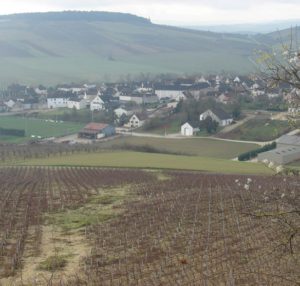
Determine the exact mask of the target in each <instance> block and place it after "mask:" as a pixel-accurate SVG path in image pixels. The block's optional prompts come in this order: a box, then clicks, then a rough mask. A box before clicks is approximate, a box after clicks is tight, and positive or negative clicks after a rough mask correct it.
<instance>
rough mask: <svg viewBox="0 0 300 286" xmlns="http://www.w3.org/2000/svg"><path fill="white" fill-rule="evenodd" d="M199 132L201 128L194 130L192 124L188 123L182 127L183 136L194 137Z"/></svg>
mask: <svg viewBox="0 0 300 286" xmlns="http://www.w3.org/2000/svg"><path fill="white" fill-rule="evenodd" d="M197 131H199V128H194V127H193V126H192V125H191V124H190V123H188V122H186V123H184V124H183V125H182V126H181V135H182V136H193V135H194V133H195V132H197Z"/></svg>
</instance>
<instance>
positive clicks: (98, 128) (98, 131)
mask: <svg viewBox="0 0 300 286" xmlns="http://www.w3.org/2000/svg"><path fill="white" fill-rule="evenodd" d="M115 133H116V130H115V127H113V126H111V125H109V124H103V123H95V122H91V123H89V124H88V125H86V126H85V127H84V128H83V129H82V130H81V131H80V132H79V133H78V137H79V138H85V139H100V138H104V137H109V136H113V135H115Z"/></svg>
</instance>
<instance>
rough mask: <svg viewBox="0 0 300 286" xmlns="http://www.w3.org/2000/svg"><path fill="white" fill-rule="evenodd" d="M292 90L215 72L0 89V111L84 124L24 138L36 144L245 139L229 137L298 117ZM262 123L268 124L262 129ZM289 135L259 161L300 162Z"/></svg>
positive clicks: (298, 148) (297, 147)
mask: <svg viewBox="0 0 300 286" xmlns="http://www.w3.org/2000/svg"><path fill="white" fill-rule="evenodd" d="M297 92H298V91H297V90H296V89H294V90H290V89H289V88H288V87H286V86H281V87H279V88H277V89H273V90H271V92H270V89H268V88H267V87H266V84H265V83H264V82H263V81H262V80H260V79H259V78H257V77H255V76H220V75H216V76H215V75H214V76H206V77H205V76H198V77H196V76H194V77H181V78H174V79H159V80H152V81H150V80H148V81H146V80H144V81H139V82H122V83H105V84H102V85H96V84H82V85H78V84H69V85H58V86H56V87H50V88H46V87H44V86H42V85H40V86H38V87H27V86H22V85H17V84H14V85H11V86H9V87H8V88H7V89H4V90H2V91H1V98H2V99H1V102H0V110H1V113H0V114H2V115H13V116H20V115H24V114H25V115H26V116H27V117H34V116H36V114H43V118H46V119H44V120H45V121H50V122H53V123H58V124H59V123H60V122H64V121H76V122H80V123H82V124H83V123H84V127H83V128H81V129H80V130H79V131H78V132H77V133H75V134H73V133H72V134H71V132H70V134H69V133H68V134H63V135H61V136H55V138H53V136H40V135H30V136H31V138H32V139H34V140H48V141H49V140H52V141H54V142H57V143H62V142H63V143H69V144H76V143H89V144H90V143H93V142H96V141H99V140H109V138H114V137H115V136H117V135H136V136H143V134H144V136H149V137H153V136H154V137H155V136H156V137H157V136H161V137H165V138H174V139H178V138H184V137H188V138H192V137H197V136H198V137H199V136H200V137H201V136H213V137H218V138H219V139H220V140H230V139H232V140H234V139H235V140H236V139H241V140H245V139H243V138H234V137H233V138H231V137H230V136H229V135H230V134H231V133H232V134H234V131H235V130H237V129H238V128H239V127H240V126H243V125H245V124H247V122H251V120H254V119H256V118H261V119H262V122H264V121H263V120H267V119H268V120H274V122H284V123H285V124H288V122H289V120H290V119H291V118H295V120H297V118H298V117H299V114H300V110H299V108H298V109H297V108H294V107H293V106H292V104H291V102H292V98H293V94H294V93H297ZM68 110H70V111H69V112H68ZM57 111H59V112H57ZM83 114H84V116H83ZM183 114H184V115H183ZM47 115H49V118H48V119H47ZM63 115H65V117H64V116H63ZM66 115H68V116H66ZM81 115H82V116H81ZM296 122H298V121H296ZM268 124H270V121H268V122H267V123H265V126H268ZM297 124H298V123H297ZM253 128H254V129H255V128H257V127H253ZM253 128H252V129H253ZM296 130H297V128H296ZM288 131H289V132H290V131H292V132H293V133H292V134H293V136H294V137H296V138H290V139H288V140H287V141H289V142H294V143H291V144H287V145H284V146H282V145H280V146H279V149H276V150H270V151H268V152H264V153H263V154H259V156H258V160H259V161H264V162H266V161H268V163H272V164H276V165H282V164H283V163H285V164H287V163H290V162H293V161H297V160H299V159H300V143H299V142H300V140H298V139H297V138H298V136H297V135H296V134H297V132H295V131H294V129H293V130H290V129H289V130H288ZM286 133H288V132H284V131H282V133H280V134H277V135H278V136H277V137H276V138H267V139H268V140H263V138H261V140H260V138H258V139H256V138H254V139H252V140H251V138H250V139H248V140H245V141H262V142H265V144H267V143H268V142H271V141H272V140H280V139H279V138H280V136H281V135H283V136H289V135H286ZM228 134H229V135H228ZM273 137H274V136H273ZM49 138H50V139H49ZM295 142H296V143H295ZM262 144H264V143H262ZM286 148H288V149H287V150H285V149H286ZM289 148H292V149H289ZM289 154H292V155H289ZM277 157H279V158H277ZM287 157H289V159H287Z"/></svg>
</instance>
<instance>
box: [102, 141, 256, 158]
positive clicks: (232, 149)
mask: <svg viewBox="0 0 300 286" xmlns="http://www.w3.org/2000/svg"><path fill="white" fill-rule="evenodd" d="M124 144H130V145H134V146H144V145H149V146H151V147H154V148H157V149H160V150H168V151H171V152H178V153H184V154H190V155H197V156H202V157H214V158H224V159H231V158H234V157H237V156H238V155H239V154H241V153H244V152H247V151H250V150H254V149H256V148H258V147H259V146H258V145H255V144H244V143H235V142H225V141H218V140H213V139H198V138H193V139H180V140H179V139H178V140H177V139H163V138H162V139H161V138H142V137H122V138H118V139H115V140H113V141H108V142H105V143H103V146H105V147H111V146H115V148H118V146H122V145H124Z"/></svg>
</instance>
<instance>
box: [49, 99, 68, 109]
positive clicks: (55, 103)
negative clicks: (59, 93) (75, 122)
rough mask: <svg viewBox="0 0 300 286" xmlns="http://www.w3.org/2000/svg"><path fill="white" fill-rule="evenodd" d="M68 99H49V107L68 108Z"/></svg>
mask: <svg viewBox="0 0 300 286" xmlns="http://www.w3.org/2000/svg"><path fill="white" fill-rule="evenodd" d="M68 100H69V99H68V98H67V97H48V98H47V106H48V108H49V109H54V108H61V107H68Z"/></svg>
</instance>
